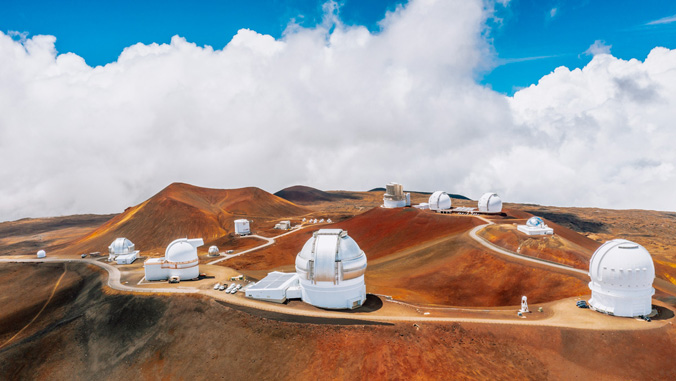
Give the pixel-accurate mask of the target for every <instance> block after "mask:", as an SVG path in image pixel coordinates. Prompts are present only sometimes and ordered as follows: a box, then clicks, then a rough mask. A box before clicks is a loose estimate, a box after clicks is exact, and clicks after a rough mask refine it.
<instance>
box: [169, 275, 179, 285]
mask: <svg viewBox="0 0 676 381" xmlns="http://www.w3.org/2000/svg"><path fill="white" fill-rule="evenodd" d="M180 281H181V278H179V277H178V276H176V275H174V276H172V277H171V278H169V283H178V282H180Z"/></svg>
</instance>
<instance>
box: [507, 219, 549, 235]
mask: <svg viewBox="0 0 676 381" xmlns="http://www.w3.org/2000/svg"><path fill="white" fill-rule="evenodd" d="M516 228H517V229H518V230H519V231H520V232H522V233H526V234H528V235H552V234H554V229H552V228H550V227H549V226H547V224H545V221H544V220H543V219H542V218H540V217H537V216H533V217H531V218H529V219H528V221H526V224H525V225H518V226H517V227H516Z"/></svg>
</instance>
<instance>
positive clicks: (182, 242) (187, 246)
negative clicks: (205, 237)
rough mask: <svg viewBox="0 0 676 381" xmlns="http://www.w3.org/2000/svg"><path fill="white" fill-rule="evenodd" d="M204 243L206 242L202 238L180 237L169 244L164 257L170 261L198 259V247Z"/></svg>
mask: <svg viewBox="0 0 676 381" xmlns="http://www.w3.org/2000/svg"><path fill="white" fill-rule="evenodd" d="M198 241H199V242H198ZM197 243H199V245H197ZM203 244H204V242H203V241H202V239H201V238H198V239H187V238H179V239H177V240H175V241H173V242H172V243H170V244H169V246H167V250H166V251H165V252H164V258H165V259H166V260H167V261H169V262H189V261H196V260H197V248H198V247H200V246H202V245H203Z"/></svg>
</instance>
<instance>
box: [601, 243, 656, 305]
mask: <svg viewBox="0 0 676 381" xmlns="http://www.w3.org/2000/svg"><path fill="white" fill-rule="evenodd" d="M589 277H590V278H591V282H589V289H591V292H592V297H591V299H590V300H589V306H590V307H591V308H593V309H594V310H597V311H600V312H604V313H607V314H609V315H615V316H626V317H633V316H639V315H649V314H650V313H651V312H652V296H653V295H654V294H655V289H654V288H653V281H654V280H655V265H654V264H653V259H652V257H651V256H650V253H648V250H646V249H645V248H644V247H643V246H641V245H639V244H637V243H634V242H631V241H627V240H625V239H614V240H611V241H608V242H606V243H604V244H603V245H601V247H599V248H598V249H597V250H596V252H594V255H592V258H591V261H590V262H589Z"/></svg>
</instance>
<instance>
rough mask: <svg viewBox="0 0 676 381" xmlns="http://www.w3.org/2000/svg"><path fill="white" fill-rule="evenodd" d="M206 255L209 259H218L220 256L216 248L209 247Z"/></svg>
mask: <svg viewBox="0 0 676 381" xmlns="http://www.w3.org/2000/svg"><path fill="white" fill-rule="evenodd" d="M207 255H208V256H210V257H218V256H219V255H221V253H220V252H219V251H218V246H215V245H214V246H211V247H209V251H208V252H207Z"/></svg>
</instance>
